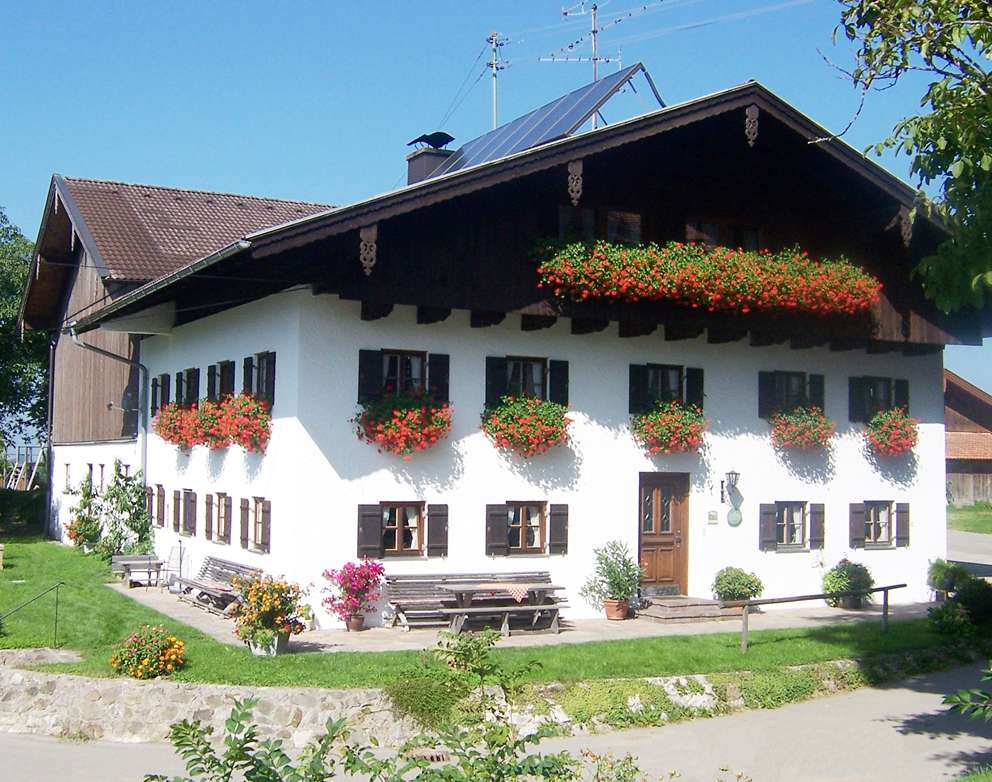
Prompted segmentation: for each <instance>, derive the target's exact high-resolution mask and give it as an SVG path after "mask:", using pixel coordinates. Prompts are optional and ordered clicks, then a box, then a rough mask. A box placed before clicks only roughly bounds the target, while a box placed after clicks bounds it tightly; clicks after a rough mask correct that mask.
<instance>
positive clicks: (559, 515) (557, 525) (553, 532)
mask: <svg viewBox="0 0 992 782" xmlns="http://www.w3.org/2000/svg"><path fill="white" fill-rule="evenodd" d="M548 553H549V554H567V553H568V506H567V505H552V506H551V508H550V513H549V518H548Z"/></svg>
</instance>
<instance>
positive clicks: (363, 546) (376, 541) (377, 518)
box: [358, 505, 384, 559]
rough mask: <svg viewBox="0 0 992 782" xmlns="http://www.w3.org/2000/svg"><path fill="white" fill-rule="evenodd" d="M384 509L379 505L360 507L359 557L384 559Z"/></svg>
mask: <svg viewBox="0 0 992 782" xmlns="http://www.w3.org/2000/svg"><path fill="white" fill-rule="evenodd" d="M383 554H384V551H383V546H382V508H381V507H380V506H379V505H359V506H358V556H359V558H362V557H369V558H372V559H382V556H383Z"/></svg>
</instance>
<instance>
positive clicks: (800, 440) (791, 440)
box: [769, 405, 837, 451]
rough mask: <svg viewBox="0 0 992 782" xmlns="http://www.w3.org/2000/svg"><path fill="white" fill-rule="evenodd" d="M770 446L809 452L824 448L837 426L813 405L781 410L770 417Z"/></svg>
mask: <svg viewBox="0 0 992 782" xmlns="http://www.w3.org/2000/svg"><path fill="white" fill-rule="evenodd" d="M769 423H771V425H772V444H773V445H774V446H775V447H776V448H782V449H795V450H800V451H810V450H813V449H816V448H826V447H827V444H828V443H829V442H830V438H831V437H833V436H834V431H835V430H836V428H837V426H836V425H835V424H834V422H833V421H831V420H830V419H829V418H827V417H826V416H825V415H824V414H823V410H821V409H820V408H819V407H817V406H815V405H810V406H808V407H805V406H800V407H796V408H794V409H792V410H781V411H779V412H777V413H775V414H774V415H772V417H771V419H770V420H769Z"/></svg>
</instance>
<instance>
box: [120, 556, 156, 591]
mask: <svg viewBox="0 0 992 782" xmlns="http://www.w3.org/2000/svg"><path fill="white" fill-rule="evenodd" d="M164 565H165V562H164V561H162V560H161V559H158V558H157V557H155V556H154V555H151V554H131V555H128V554H118V555H116V556H114V557H112V558H111V565H110V569H111V572H113V573H119V574H120V576H121V578H122V580H123V581H124V583H125V584H127V588H128V589H130V588H131V587H132V586H134V584H135V583H138V580H137V578H136V577H135V576H136V574H140V573H144V574H145V586H146V587H147V586H158V582H159V577H160V576H161V574H162V567H163V566H164ZM152 574H154V575H155V583H154V585H153V584H152Z"/></svg>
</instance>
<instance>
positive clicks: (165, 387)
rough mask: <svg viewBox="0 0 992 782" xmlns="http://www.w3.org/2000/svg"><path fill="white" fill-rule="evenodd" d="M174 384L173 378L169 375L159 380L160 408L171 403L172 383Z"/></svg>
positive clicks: (162, 376)
mask: <svg viewBox="0 0 992 782" xmlns="http://www.w3.org/2000/svg"><path fill="white" fill-rule="evenodd" d="M171 382H172V377H171V376H170V375H168V374H165V375H161V376H160V377H159V379H158V388H159V406H161V407H165V406H166V405H167V404H169V402H170V401H171V399H172V397H171V396H170V394H171V391H170V383H171Z"/></svg>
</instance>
